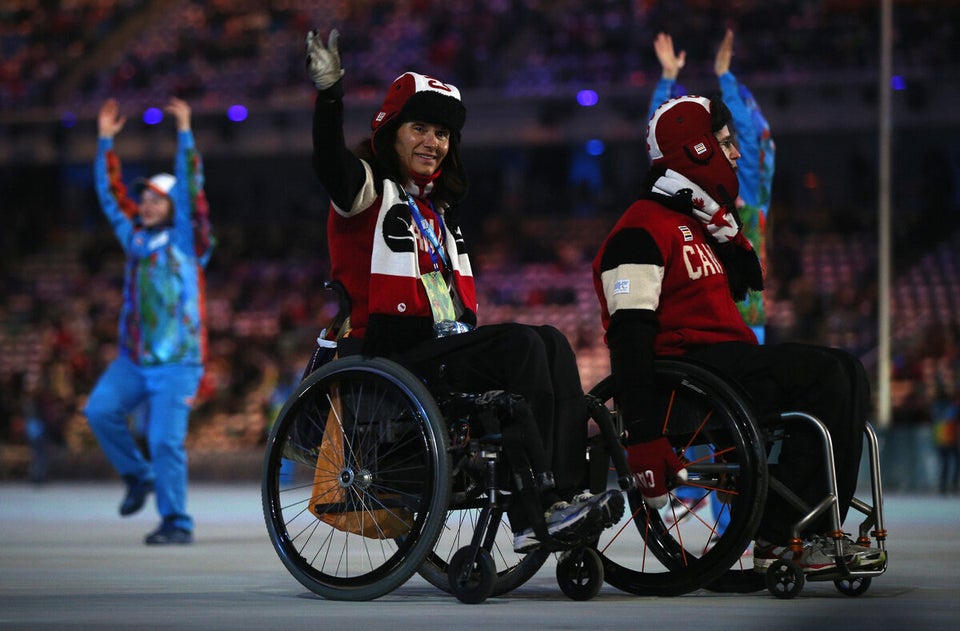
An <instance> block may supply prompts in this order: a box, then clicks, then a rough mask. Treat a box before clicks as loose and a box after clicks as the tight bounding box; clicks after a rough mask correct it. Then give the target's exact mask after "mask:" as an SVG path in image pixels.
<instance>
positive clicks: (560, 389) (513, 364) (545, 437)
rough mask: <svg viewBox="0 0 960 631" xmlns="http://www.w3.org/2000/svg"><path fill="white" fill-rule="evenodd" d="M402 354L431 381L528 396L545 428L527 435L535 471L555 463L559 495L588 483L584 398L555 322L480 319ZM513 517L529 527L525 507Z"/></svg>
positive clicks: (552, 468)
mask: <svg viewBox="0 0 960 631" xmlns="http://www.w3.org/2000/svg"><path fill="white" fill-rule="evenodd" d="M397 359H398V360H400V361H401V362H403V363H405V364H406V365H407V366H408V367H410V368H411V369H412V370H413V371H414V372H415V373H417V374H419V375H421V376H423V377H425V378H426V379H427V380H428V381H439V380H441V379H442V381H443V383H444V384H446V385H448V386H449V387H451V388H453V389H455V390H459V391H463V392H476V393H482V392H486V391H488V390H504V391H506V392H510V393H513V394H518V395H520V396H522V397H523V398H524V399H525V400H526V401H527V402H528V403H529V404H530V406H531V408H532V409H533V413H534V416H535V418H536V422H537V426H538V430H539V435H538V436H526V437H525V446H526V447H527V449H526V452H527V457H528V458H529V459H530V462H531V465H532V466H533V469H534V471H535V472H537V473H539V472H543V471H552V472H553V475H554V478H555V480H556V484H557V491H558V494H559V496H560V497H561V498H564V499H569V496H570V495H571V494H572V493H573V492H574V491H576V490H577V489H579V488H582V486H581V485H582V484H583V483H584V480H585V477H586V461H585V453H586V439H587V423H586V421H587V412H586V402H585V399H584V396H583V389H582V386H581V384H580V373H579V370H578V369H577V361H576V357H575V356H574V353H573V349H571V348H570V343H569V342H568V341H567V338H566V337H565V336H564V335H563V333H561V332H560V331H558V330H557V329H556V328H554V327H552V326H530V325H525V324H517V323H504V324H493V325H489V326H482V327H479V328H477V329H476V330H474V331H471V332H470V333H463V334H460V335H453V336H450V337H443V338H438V339H433V340H427V341H425V342H422V343H421V344H418V345H417V346H415V347H414V348H413V349H411V350H410V351H407V352H405V353H404V354H403V356H402V357H399V358H397ZM510 521H511V525H512V527H513V529H514V531H519V530H522V529H523V527H525V525H523V522H524V521H525V520H523V519H522V515H519V514H515V512H514V511H511V513H510ZM518 522H520V523H519V524H518ZM521 526H522V527H521Z"/></svg>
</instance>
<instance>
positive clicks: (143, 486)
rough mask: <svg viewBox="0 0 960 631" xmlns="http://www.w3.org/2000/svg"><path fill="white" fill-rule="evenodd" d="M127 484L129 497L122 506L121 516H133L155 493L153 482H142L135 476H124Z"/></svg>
mask: <svg viewBox="0 0 960 631" xmlns="http://www.w3.org/2000/svg"><path fill="white" fill-rule="evenodd" d="M123 480H124V481H125V482H126V483H127V495H126V497H124V498H123V502H121V504H120V515H122V516H123V517H126V516H128V515H133V514H134V513H136V512H137V511H139V510H140V509H141V508H143V505H144V504H146V502H147V496H148V495H150V493H151V492H153V480H140V479H138V478H136V477H134V476H129V475H128V476H124V478H123Z"/></svg>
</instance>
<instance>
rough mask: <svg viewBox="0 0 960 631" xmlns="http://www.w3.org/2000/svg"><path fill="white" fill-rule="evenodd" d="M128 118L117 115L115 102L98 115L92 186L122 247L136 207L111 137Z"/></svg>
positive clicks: (131, 226)
mask: <svg viewBox="0 0 960 631" xmlns="http://www.w3.org/2000/svg"><path fill="white" fill-rule="evenodd" d="M126 122H127V117H126V116H123V115H122V114H120V105H119V104H118V103H117V100H116V99H107V100H106V101H105V102H104V103H103V105H102V106H101V107H100V112H99V114H98V116H97V157H96V159H95V161H94V187H95V189H96V192H97V199H98V200H99V202H100V208H101V209H102V210H103V214H104V215H106V217H107V220H108V221H109V222H110V225H111V226H112V227H113V231H114V234H116V235H117V238H118V239H119V240H120V243H121V245H123V247H124V248H126V247H127V243H128V241H129V238H130V235H131V233H132V231H133V218H134V217H136V215H137V212H138V209H137V204H136V202H134V201H133V200H132V199H130V196H129V195H128V193H127V187H126V186H125V185H124V184H123V179H122V172H121V166H120V159H119V158H118V157H117V155H116V153H114V151H113V141H114V136H116V135H117V134H118V133H120V131H121V130H122V129H123V126H124V125H125V124H126Z"/></svg>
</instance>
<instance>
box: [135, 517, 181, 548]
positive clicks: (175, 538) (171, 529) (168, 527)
mask: <svg viewBox="0 0 960 631" xmlns="http://www.w3.org/2000/svg"><path fill="white" fill-rule="evenodd" d="M143 542H144V543H146V544H147V545H168V544H172V543H178V544H186V543H193V533H192V532H190V531H189V530H186V529H184V528H177V527H176V526H174V525H173V524H171V523H170V522H166V521H165V522H163V523H161V524H160V527H159V528H157V529H156V530H154V531H153V532H151V533H150V534H149V535H147V537H146V538H145V539H144V540H143Z"/></svg>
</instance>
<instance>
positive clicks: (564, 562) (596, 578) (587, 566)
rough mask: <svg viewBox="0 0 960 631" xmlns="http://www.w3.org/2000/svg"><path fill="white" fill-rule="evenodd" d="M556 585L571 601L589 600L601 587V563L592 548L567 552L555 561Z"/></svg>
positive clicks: (597, 554) (598, 555)
mask: <svg viewBox="0 0 960 631" xmlns="http://www.w3.org/2000/svg"><path fill="white" fill-rule="evenodd" d="M557 583H558V584H559V585H560V590H561V591H562V592H563V593H564V594H566V595H567V596H568V597H570V598H571V599H573V600H590V599H591V598H593V597H594V596H596V595H597V594H599V593H600V588H601V587H603V561H602V560H601V559H600V554H599V553H598V552H597V551H596V550H594V549H593V548H578V549H575V550H567V551H566V552H564V553H563V554H562V555H561V556H560V560H559V561H557Z"/></svg>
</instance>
